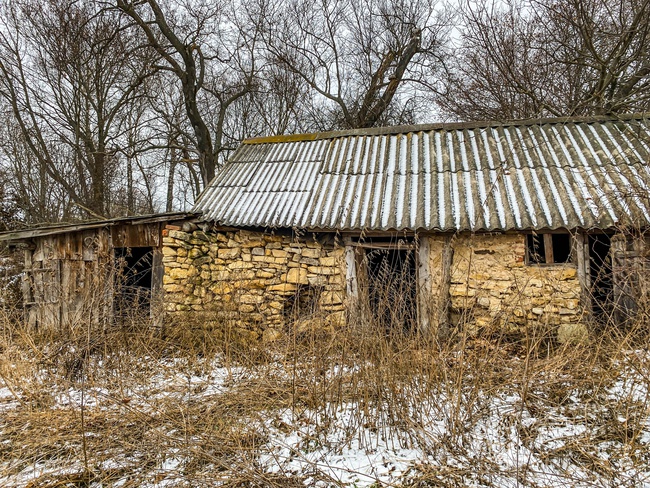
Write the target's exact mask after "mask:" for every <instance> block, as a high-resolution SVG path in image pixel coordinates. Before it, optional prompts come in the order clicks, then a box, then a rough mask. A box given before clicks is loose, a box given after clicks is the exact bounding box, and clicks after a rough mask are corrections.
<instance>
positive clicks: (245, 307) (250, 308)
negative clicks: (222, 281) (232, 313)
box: [239, 303, 255, 313]
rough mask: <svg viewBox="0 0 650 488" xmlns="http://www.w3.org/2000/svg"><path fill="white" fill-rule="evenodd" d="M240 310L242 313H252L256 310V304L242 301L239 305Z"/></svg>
mask: <svg viewBox="0 0 650 488" xmlns="http://www.w3.org/2000/svg"><path fill="white" fill-rule="evenodd" d="M239 311H240V312H242V313H250V312H254V311H255V306H254V305H250V304H247V303H242V304H241V305H239Z"/></svg>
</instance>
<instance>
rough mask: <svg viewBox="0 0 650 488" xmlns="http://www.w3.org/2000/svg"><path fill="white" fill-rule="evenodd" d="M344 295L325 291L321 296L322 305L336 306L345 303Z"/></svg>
mask: <svg viewBox="0 0 650 488" xmlns="http://www.w3.org/2000/svg"><path fill="white" fill-rule="evenodd" d="M343 298H344V296H343V293H342V292H340V291H324V292H323V293H321V296H320V303H321V304H322V305H335V304H339V303H343Z"/></svg>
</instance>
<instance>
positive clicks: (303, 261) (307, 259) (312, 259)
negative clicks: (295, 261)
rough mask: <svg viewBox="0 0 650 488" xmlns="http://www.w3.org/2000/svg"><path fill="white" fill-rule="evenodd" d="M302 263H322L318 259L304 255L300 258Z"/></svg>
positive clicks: (315, 264) (312, 264) (314, 264)
mask: <svg viewBox="0 0 650 488" xmlns="http://www.w3.org/2000/svg"><path fill="white" fill-rule="evenodd" d="M300 264H306V265H308V266H318V265H320V264H321V263H320V261H319V260H318V259H314V258H305V257H303V258H301V259H300Z"/></svg>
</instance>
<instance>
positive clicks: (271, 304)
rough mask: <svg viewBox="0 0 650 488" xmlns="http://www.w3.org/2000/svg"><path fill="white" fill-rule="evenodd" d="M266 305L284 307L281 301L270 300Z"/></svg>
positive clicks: (274, 307) (275, 307)
mask: <svg viewBox="0 0 650 488" xmlns="http://www.w3.org/2000/svg"><path fill="white" fill-rule="evenodd" d="M268 305H269V307H271V308H272V309H275V310H282V309H284V304H283V303H282V302H278V301H272V302H269V303H268Z"/></svg>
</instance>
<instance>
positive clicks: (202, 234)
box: [192, 230, 210, 242]
mask: <svg viewBox="0 0 650 488" xmlns="http://www.w3.org/2000/svg"><path fill="white" fill-rule="evenodd" d="M192 237H193V238H194V239H197V240H199V241H203V242H209V241H210V239H208V236H207V235H206V233H205V232H203V231H202V230H195V231H194V232H193V233H192Z"/></svg>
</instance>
